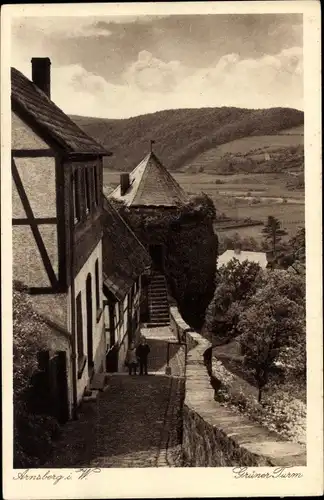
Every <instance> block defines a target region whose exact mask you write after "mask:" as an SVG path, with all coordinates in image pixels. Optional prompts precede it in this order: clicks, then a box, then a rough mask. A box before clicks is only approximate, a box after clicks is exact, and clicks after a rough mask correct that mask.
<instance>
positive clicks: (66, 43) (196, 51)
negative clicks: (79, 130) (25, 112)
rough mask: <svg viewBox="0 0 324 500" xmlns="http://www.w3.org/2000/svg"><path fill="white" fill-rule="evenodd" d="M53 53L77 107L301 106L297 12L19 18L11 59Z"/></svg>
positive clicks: (61, 89)
mask: <svg viewBox="0 0 324 500" xmlns="http://www.w3.org/2000/svg"><path fill="white" fill-rule="evenodd" d="M34 56H49V57H50V58H51V60H52V96H53V99H54V100H55V101H56V103H57V104H58V105H59V106H61V107H62V108H63V109H64V111H66V112H68V113H71V114H82V115H88V116H101V117H112V118H114V117H116V118H123V117H129V116H134V115H138V114H144V113H149V112H154V111H157V110H162V109H169V108H178V107H180V108H186V107H212V106H238V107H260V108H264V107H272V106H287V107H288V106H289V107H296V108H298V109H302V108H303V85H302V79H303V71H302V66H303V61H302V24H301V20H300V17H299V16H292V15H286V16H284V15H281V16H279V15H277V16H272V15H258V16H256V15H255V16H254V15H238V16H236V15H218V16H169V17H163V16H160V17H153V16H142V17H141V18H139V17H138V16H137V17H136V16H133V18H131V17H129V18H127V19H126V18H125V16H118V17H117V16H115V17H114V18H107V17H105V18H72V19H67V18H60V19H58V18H44V19H43V18H42V20H41V23H40V20H39V19H38V20H35V18H34V20H33V18H30V19H28V21H26V20H24V19H22V20H19V22H18V23H16V25H15V26H14V29H13V65H15V66H16V67H17V68H18V69H20V70H21V71H23V72H24V73H25V74H26V75H27V76H29V77H30V67H29V66H30V59H31V57H34Z"/></svg>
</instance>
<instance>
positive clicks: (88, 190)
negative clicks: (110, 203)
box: [84, 168, 91, 214]
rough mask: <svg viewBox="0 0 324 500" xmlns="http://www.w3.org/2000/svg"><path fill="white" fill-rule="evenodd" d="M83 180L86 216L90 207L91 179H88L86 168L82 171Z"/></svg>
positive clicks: (88, 173) (88, 172)
mask: <svg viewBox="0 0 324 500" xmlns="http://www.w3.org/2000/svg"><path fill="white" fill-rule="evenodd" d="M84 180H85V204H86V214H88V213H89V212H90V207H91V177H90V170H89V169H88V168H86V169H85V170H84Z"/></svg>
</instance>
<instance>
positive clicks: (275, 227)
mask: <svg viewBox="0 0 324 500" xmlns="http://www.w3.org/2000/svg"><path fill="white" fill-rule="evenodd" d="M262 234H263V236H264V238H265V241H266V242H267V243H269V244H270V245H271V249H272V252H273V255H274V257H276V252H277V245H278V243H279V242H280V241H281V239H282V237H283V236H286V235H287V231H285V230H284V229H281V223H280V221H279V220H278V219H276V218H275V217H273V216H272V215H269V217H268V220H267V223H266V224H265V225H264V228H263V229H262Z"/></svg>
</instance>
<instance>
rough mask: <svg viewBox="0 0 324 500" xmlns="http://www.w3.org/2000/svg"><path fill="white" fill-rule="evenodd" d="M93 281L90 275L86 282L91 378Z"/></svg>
mask: <svg viewBox="0 0 324 500" xmlns="http://www.w3.org/2000/svg"><path fill="white" fill-rule="evenodd" d="M91 285H92V279H91V274H90V273H89V274H88V276H87V281H86V302H87V344H88V351H87V354H88V373H89V377H91V376H92V372H93V333H92V328H93V323H92V286H91Z"/></svg>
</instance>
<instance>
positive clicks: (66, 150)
mask: <svg viewBox="0 0 324 500" xmlns="http://www.w3.org/2000/svg"><path fill="white" fill-rule="evenodd" d="M206 3H209V2H206ZM211 3H213V2H211ZM223 3H225V2H220V4H223ZM242 3H253V2H242ZM256 3H257V2H256ZM269 3H271V2H269ZM276 3H278V4H283V3H284V2H276ZM290 3H296V4H298V3H299V2H290ZM309 3H316V2H309ZM304 4H305V2H304ZM304 4H303V5H304ZM112 5H113V4H112ZM112 5H111V6H110V5H109V4H106V11H103V10H101V11H100V13H98V14H96V11H95V10H94V9H93V11H92V12H91V11H89V15H78V12H77V9H75V13H74V14H73V9H74V8H75V7H77V5H75V6H73V5H71V6H70V8H71V9H72V14H71V10H70V12H69V14H68V15H64V11H63V6H62V12H60V13H59V15H55V14H54V13H53V12H54V11H53V10H52V11H51V12H49V14H48V15H47V14H46V9H45V7H47V6H43V7H44V12H43V14H42V15H36V14H28V10H26V12H24V10H20V11H19V12H18V13H17V14H16V15H13V16H12V17H11V19H10V28H11V29H10V59H9V65H8V68H10V69H9V70H8V71H10V116H11V118H9V117H8V121H7V123H11V125H10V130H11V142H10V146H9V147H10V155H11V159H10V161H11V172H10V174H8V176H9V177H10V178H11V180H10V182H11V187H10V189H9V188H8V185H7V187H6V188H4V189H5V190H6V194H7V196H8V197H9V198H10V206H11V217H10V224H11V236H10V245H11V249H12V260H11V261H10V272H11V273H12V274H11V283H12V319H11V321H12V343H11V349H12V351H11V352H12V354H11V358H10V359H7V360H6V362H7V367H8V368H9V369H10V371H12V386H11V387H12V389H11V394H12V396H11V401H12V402H13V413H12V438H11V439H12V451H11V452H10V456H12V463H11V464H9V467H10V468H12V470H13V472H12V474H13V479H18V480H20V481H18V482H19V486H20V487H21V488H23V487H25V483H27V482H28V483H31V482H33V481H32V480H33V479H40V480H42V481H40V482H44V481H45V484H44V486H46V481H47V480H49V481H47V482H51V484H56V481H57V482H59V481H61V483H63V480H62V477H63V476H64V474H63V476H62V477H61V476H60V475H59V469H66V479H69V477H68V475H67V471H68V470H69V469H71V470H74V471H79V472H78V475H79V476H80V474H81V475H82V474H85V475H91V474H92V476H93V477H94V476H97V474H96V473H99V474H100V472H102V471H103V470H104V469H109V468H116V469H119V468H128V469H130V468H131V469H134V468H135V469H137V468H139V469H141V468H151V469H150V470H154V469H155V468H159V469H160V468H178V469H179V468H195V470H196V468H223V470H225V469H226V468H230V470H231V471H232V478H234V479H235V478H236V479H244V478H248V477H249V474H251V476H250V477H253V474H254V475H255V476H254V477H256V478H257V477H262V478H264V477H270V478H277V479H278V478H279V479H281V483H282V482H283V481H282V480H283V479H285V478H287V479H289V478H290V479H291V478H296V479H298V477H300V478H301V477H302V473H301V472H300V471H301V470H303V469H302V468H306V467H307V466H309V465H310V462H309V449H308V446H307V436H308V432H309V429H308V425H309V420H308V418H307V415H308V410H309V408H308V404H309V397H310V396H309V393H308V391H309V380H308V370H309V365H308V363H309V355H310V354H309V350H308V342H309V335H308V334H309V331H308V328H309V327H308V326H307V328H306V324H307V325H309V323H308V321H309V313H308V308H307V303H308V301H309V295H308V283H309V279H310V277H314V276H316V272H315V275H314V273H311V274H308V273H309V271H308V266H309V262H310V259H309V255H310V254H309V253H308V252H312V251H313V252H314V249H315V253H316V251H317V252H318V251H319V246H316V245H315V244H314V246H313V247H312V248H310V246H311V245H310V241H309V234H310V233H309V232H308V230H309V229H308V227H309V226H308V224H309V219H308V222H307V213H308V217H309V215H310V212H309V210H310V209H308V207H309V204H311V203H312V201H311V200H309V201H308V202H307V199H306V196H305V185H306V184H307V174H306V165H307V160H306V158H307V150H306V143H305V137H306V136H307V130H306V125H305V124H307V120H305V115H306V114H307V110H306V106H305V93H306V91H305V83H304V82H305V81H306V80H305V59H306V57H305V40H304V38H305V34H304V33H305V25H304V22H305V21H304V15H303V11H302V9H299V10H298V8H296V9H295V11H293V10H291V11H288V12H281V11H280V9H278V11H277V12H276V11H275V10H274V11H272V12H270V11H269V12H267V11H265V12H262V10H261V9H260V10H259V12H256V13H255V12H251V13H248V12H244V11H241V12H240V10H239V9H238V10H237V12H236V11H234V10H233V11H232V12H226V10H220V11H219V12H217V10H215V11H212V12H210V13H208V12H207V13H204V12H203V11H202V12H199V10H197V12H189V13H181V9H178V11H177V12H174V13H170V14H168V13H163V11H162V10H161V9H158V11H157V13H156V14H151V13H150V11H149V9H148V11H147V12H145V9H144V8H143V9H142V10H141V11H139V10H138V9H135V8H134V9H133V11H131V10H130V12H129V13H128V14H127V12H126V11H125V9H124V10H123V11H122V10H121V11H120V12H121V14H118V12H119V11H118V9H117V8H116V9H115V10H114V11H113V10H112V9H110V7H112ZM115 5H117V6H118V5H119V6H120V4H115ZM142 5H143V4H142ZM48 7H50V6H48ZM102 7H104V5H102ZM120 8H121V9H122V7H120ZM60 9H61V7H58V10H60ZM112 11H113V13H111V12H112ZM315 11H316V9H315ZM34 12H35V11H34ZM166 12H167V10H166ZM18 14H19V15H18ZM316 14H319V11H318V12H317V11H316V12H315V17H316ZM318 64H319V63H318ZM314 77H315V79H316V78H317V75H314ZM307 89H309V86H307ZM318 106H319V101H318ZM9 120H10V121H9ZM315 121H316V120H315ZM316 124H317V122H316ZM317 133H319V131H317ZM317 153H318V155H319V152H318V151H317ZM313 157H314V156H313ZM315 160H316V161H317V163H316V161H315V163H314V165H312V166H313V167H314V176H313V184H314V182H315V187H318V186H319V183H320V178H319V177H316V176H317V175H318V173H319V172H320V159H319V156H318V157H316V154H315ZM308 166H309V164H308ZM308 166H307V168H308ZM6 170H8V171H10V168H9V167H8V168H7V169H6ZM306 187H307V186H306ZM316 196H317V198H318V199H319V196H320V192H319V193H318V192H317V194H315V197H316ZM2 207H3V202H2ZM8 213H10V212H8ZM313 220H314V223H315V224H317V222H316V219H315V218H314V219H313ZM316 227H317V229H318V228H320V227H321V226H320V225H318V224H317V226H316ZM319 231H320V229H319ZM307 235H308V236H307ZM316 249H317V250H316ZM311 255H314V253H313V254H311ZM318 255H319V254H318ZM306 256H307V258H306ZM311 258H312V257H311ZM8 263H9V261H8ZM313 263H314V262H313ZM306 264H307V265H306ZM318 266H319V267H318V272H321V263H320V261H319V260H318ZM318 272H317V276H318V278H319V274H318ZM306 297H307V302H306ZM317 304H318V301H317V302H316V300H315V301H314V309H313V313H314V314H319V313H320V309H318V305H317ZM306 317H307V322H306ZM313 323H314V322H313ZM320 329H321V320H320V322H319V323H318V332H319V331H320ZM313 340H314V341H315V332H314V339H313ZM318 346H321V339H319V343H318ZM306 351H307V356H306ZM315 352H316V349H315ZM11 360H12V361H11ZM307 402H308V404H307ZM321 440H322V438H320V441H319V443H320V442H321ZM251 467H252V468H253V471H252V472H251V469H250V468H251ZM150 470H148V471H146V475H147V474H148V475H150V474H151V472H150ZM259 470H260V471H261V470H266V471H270V472H266V473H265V474H269V476H264V475H261V472H260V474H259V473H258V471H259ZM80 471H81V472H80ZM249 471H250V472H249ZM298 471H299V472H298ZM71 474H72V473H71ZM258 474H259V475H258ZM298 474H301V475H300V476H299V475H298ZM39 475H40V476H39ZM37 476H39V477H38V478H37ZM76 477H77V476H76ZM98 477H99V476H98ZM98 477H97V478H98ZM120 477H121V478H122V476H120ZM141 477H143V478H144V476H141ZM188 477H189V476H188ZM55 478H61V479H57V480H56V479H55ZM82 478H83V476H82V477H81V479H82ZM28 479H30V480H31V481H28ZM70 479H71V478H70ZM79 479H80V477H79ZM279 479H278V481H279ZM142 480H144V479H141V481H142ZM121 481H122V480H121ZM61 483H60V485H61ZM82 484H83V483H82ZM134 488H135V490H136V487H135V486H134ZM295 489H296V493H297V492H298V483H297V484H296V485H295ZM62 491H63V490H62ZM136 491H137V490H136ZM81 492H82V488H81ZM35 494H36V493H35ZM134 494H135V493H134ZM263 494H265V493H263ZM156 495H157V493H154V494H153V496H156ZM35 498H36V496H35Z"/></svg>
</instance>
